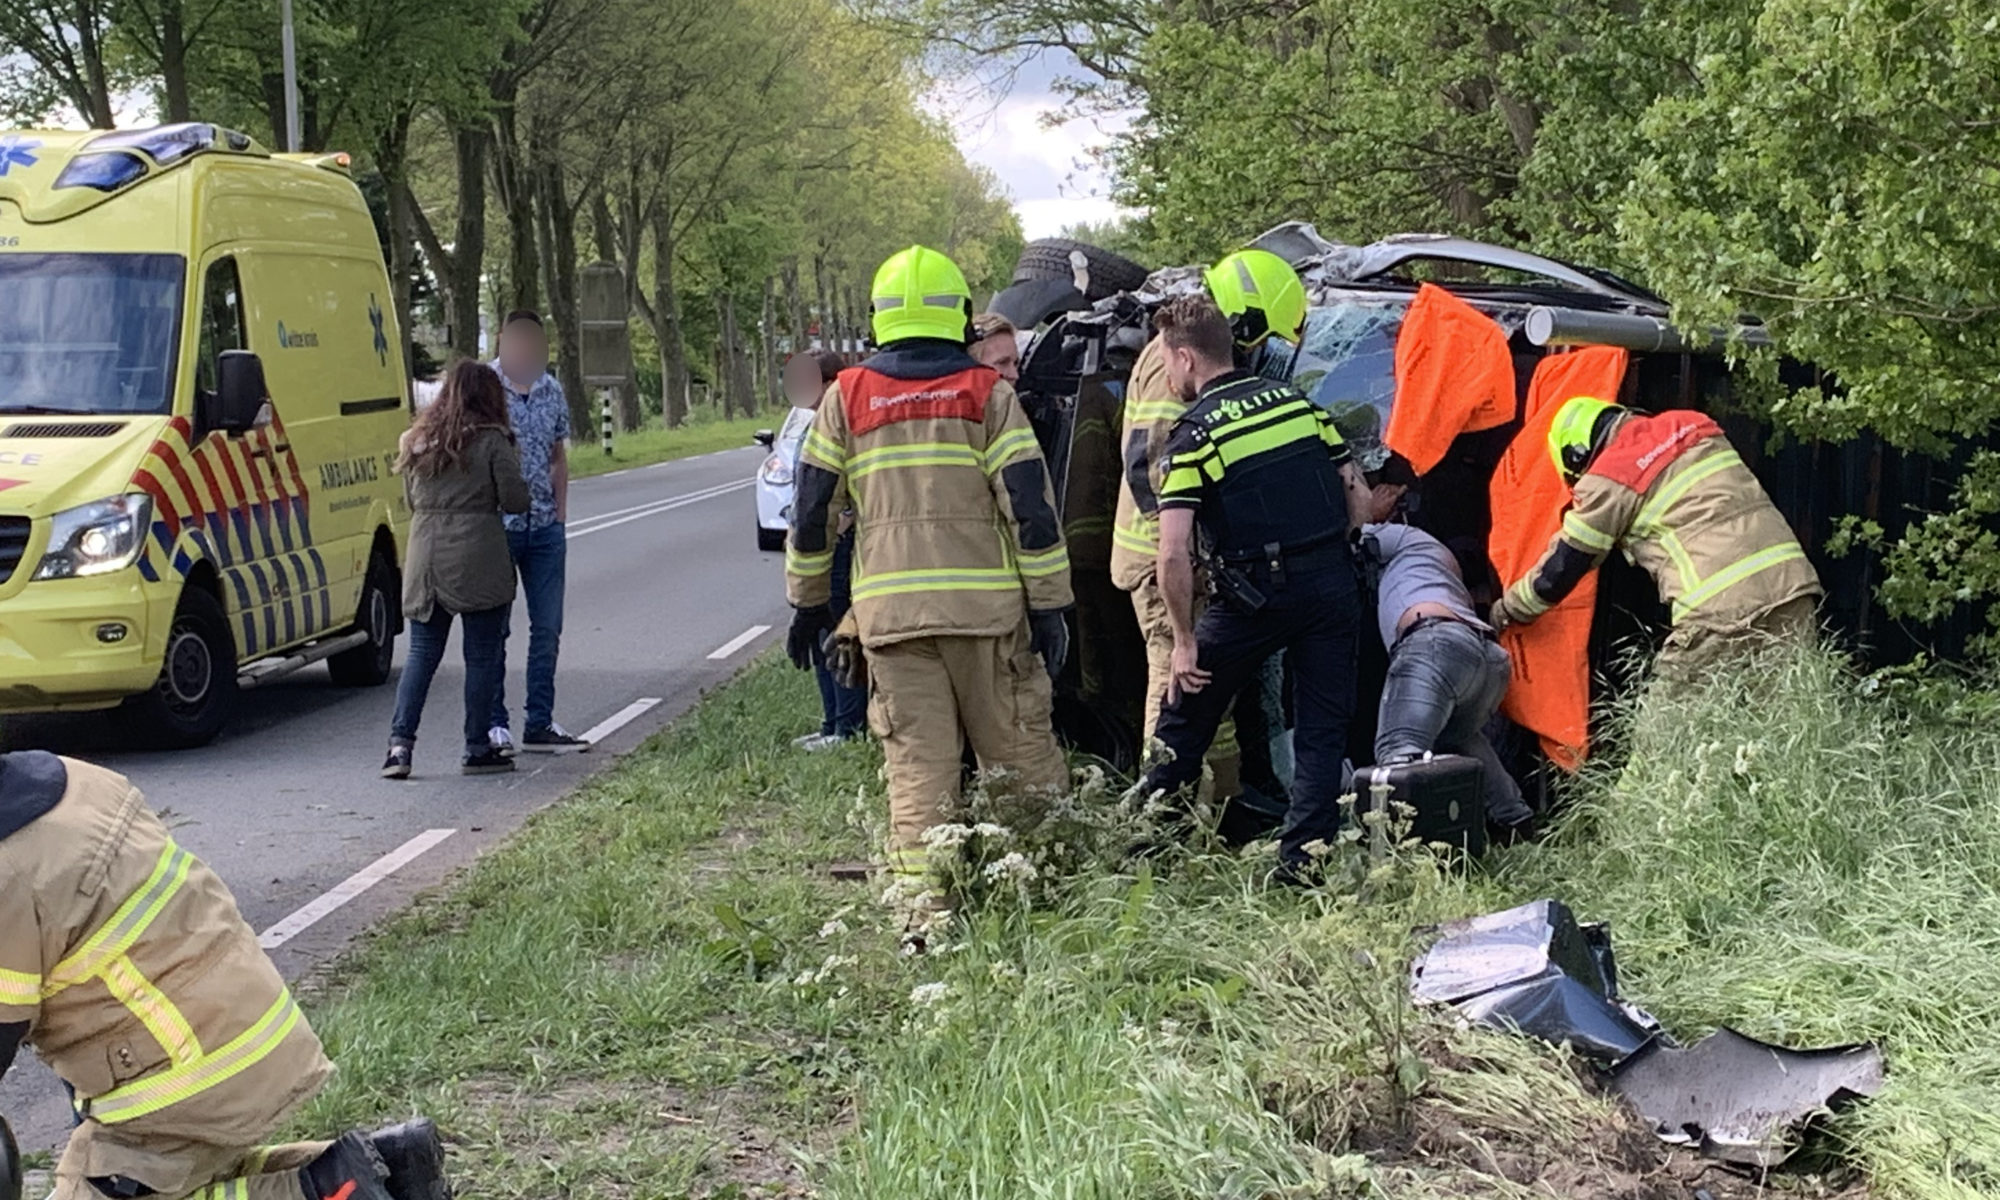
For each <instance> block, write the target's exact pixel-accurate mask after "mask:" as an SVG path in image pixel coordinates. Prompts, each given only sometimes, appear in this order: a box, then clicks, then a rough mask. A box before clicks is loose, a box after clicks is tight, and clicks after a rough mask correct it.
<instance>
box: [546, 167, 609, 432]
mask: <svg viewBox="0 0 2000 1200" xmlns="http://www.w3.org/2000/svg"><path fill="white" fill-rule="evenodd" d="M554 149H555V148H554V147H553V146H550V147H547V151H548V154H547V157H546V158H544V159H542V160H541V161H538V162H537V163H536V164H535V165H534V167H533V168H532V172H531V173H532V174H533V176H534V178H535V179H536V180H537V182H539V183H540V184H541V187H540V189H539V191H540V193H541V203H539V204H538V205H536V206H535V208H536V209H537V210H538V214H539V216H540V220H541V236H540V237H538V238H536V239H535V240H536V242H537V244H539V245H540V246H541V248H542V274H543V275H544V276H545V277H546V278H547V279H548V281H549V316H550V318H551V319H553V320H554V322H555V326H556V378H557V379H558V380H560V381H561V382H562V386H563V395H564V396H565V397H566V398H567V399H568V400H569V421H570V428H571V429H586V430H594V429H596V428H597V423H598V399H597V396H596V395H595V394H594V393H593V392H592V391H591V390H590V385H588V384H587V383H585V382H584V378H583V311H582V306H581V304H580V303H579V300H578V296H577V289H578V286H579V285H578V283H577V252H576V210H575V209H573V208H571V207H570V203H569V190H568V188H567V187H565V186H564V182H563V172H562V167H561V166H560V165H558V164H557V163H556V161H555V153H554Z"/></svg>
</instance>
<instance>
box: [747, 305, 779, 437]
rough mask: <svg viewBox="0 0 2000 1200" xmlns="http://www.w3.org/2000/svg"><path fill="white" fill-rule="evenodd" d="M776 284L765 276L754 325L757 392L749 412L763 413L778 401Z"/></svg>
mask: <svg viewBox="0 0 2000 1200" xmlns="http://www.w3.org/2000/svg"><path fill="white" fill-rule="evenodd" d="M777 362H778V281H777V279H776V278H774V277H773V276H770V275H766V276H764V314H763V318H762V319H761V320H760V321H759V322H758V325H757V392H756V396H755V402H754V403H753V405H752V406H751V411H752V412H763V411H764V410H765V409H767V408H769V407H771V406H772V405H773V404H775V403H776V402H777V395H778V388H777V386H776V384H777V379H778V366H777Z"/></svg>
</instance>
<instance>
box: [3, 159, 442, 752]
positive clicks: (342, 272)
mask: <svg viewBox="0 0 2000 1200" xmlns="http://www.w3.org/2000/svg"><path fill="white" fill-rule="evenodd" d="M402 348H403V343H402V335H401V334H400V332H399V331H398V330H397V327H396V316H395V304H394V302H393V293H392V291H391V290H390V285H389V277H388V273H387V272H386V271H385V270H384V269H383V265H382V254H381V250H380V247H379V244H378V243H377V241H376V236H375V226H374V223H373V221H372V220H371V219H370V216H369V212H368V207H367V205H366V204H365V203H364V202H363V200H362V198H361V193H360V191H359V189H357V188H356V187H355V185H354V181H353V180H352V179H351V178H349V176H348V173H347V164H346V156H345V155H327V156H303V155H274V154H271V153H269V152H267V151H266V150H264V149H262V148H261V147H259V146H258V145H257V144H256V143H255V142H254V141H252V140H251V139H250V138H249V137H247V136H245V135H244V134H241V133H237V132H234V131H232V130H227V129H221V128H218V127H216V126H213V125H205V124H180V125H167V126H161V127H159V128H155V129H142V130H128V131H120V132H112V133H99V132H92V133H73V132H49V131H35V130H24V131H14V132H0V713H14V712H51V711H59V710H77V709H102V708H111V707H114V706H120V705H122V706H124V709H125V711H124V713H123V714H121V718H120V719H121V720H123V721H125V723H126V725H127V726H128V727H129V729H130V731H131V733H132V735H133V737H134V739H135V740H137V741H142V742H144V743H147V744H153V745H163V746H193V745H200V744H202V743H205V742H207V741H209V740H210V739H212V738H214V737H215V735H216V734H217V733H218V732H220V731H221V729H222V728H223V726H224V725H225V723H226V722H227V721H228V719H229V716H230V713H231V710H232V709H233V708H234V707H235V706H236V704H237V702H238V693H239V691H240V690H241V689H243V688H246V687H254V686H256V685H257V684H258V683H260V682H263V681H265V680H268V679H270V678H273V677H275V676H277V675H280V674H283V673H285V672H287V671H290V670H292V669H295V668H297V667H300V666H304V665H305V664H307V663H312V662H319V661H325V662H326V663H327V664H328V666H329V667H330V669H331V670H332V673H333V678H334V680H335V681H336V682H337V683H341V684H345V685H371V684H379V683H382V682H383V681H384V680H386V679H387V678H388V677H389V666H390V659H391V656H392V655H393V653H394V651H395V639H396V635H397V633H398V632H400V630H401V625H402V620H401V611H402V609H401V603H400V583H399V564H400V563H401V561H402V557H401V552H402V547H403V544H404V536H405V534H406V532H407V529H408V521H409V514H408V512H407V511H406V509H405V505H404V502H403V497H402V489H401V488H400V486H398V484H397V482H396V481H395V480H394V479H393V478H392V476H391V473H390V467H391V464H392V462H393V459H394V456H395V452H396V439H397V437H398V436H399V435H400V434H401V432H402V431H403V430H404V429H405V428H407V427H408V424H409V394H408V393H409V390H408V386H407V383H406V377H405V374H404V367H403V353H402Z"/></svg>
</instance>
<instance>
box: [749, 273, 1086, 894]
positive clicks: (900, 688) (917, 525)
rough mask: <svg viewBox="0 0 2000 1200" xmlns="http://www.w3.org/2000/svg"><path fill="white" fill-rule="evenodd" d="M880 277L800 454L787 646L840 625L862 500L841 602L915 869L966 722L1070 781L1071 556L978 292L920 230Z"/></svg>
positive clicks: (913, 872)
mask: <svg viewBox="0 0 2000 1200" xmlns="http://www.w3.org/2000/svg"><path fill="white" fill-rule="evenodd" d="M871 295H872V297H873V306H872V326H873V329H874V334H875V342H876V344H877V345H878V346H879V347H880V350H879V352H878V353H876V354H875V355H874V356H872V357H871V358H869V359H868V360H867V361H866V362H863V363H862V364H861V365H860V366H858V367H852V368H849V369H848V370H845V371H842V372H841V373H840V376H839V378H838V379H837V380H835V382H834V384H833V386H832V387H831V388H829V389H828V391H827V395H826V399H825V400H824V401H822V402H821V404H820V407H819V417H818V419H817V420H816V421H814V422H813V427H812V432H811V433H809V434H807V436H806V442H805V448H804V451H803V453H802V455H801V457H800V465H799V474H798V499H797V503H796V511H795V515H794V518H793V523H792V531H791V537H790V542H789V544H788V545H787V546H786V551H785V584H786V592H787V598H788V599H789V600H790V601H791V603H792V605H793V607H794V608H795V609H796V610H797V611H796V613H795V615H794V617H793V620H792V626H791V630H790V633H789V636H788V638H787V648H788V650H789V652H790V654H791V657H792V661H793V662H795V663H798V664H800V665H804V664H805V663H807V662H808V661H810V660H809V655H810V653H811V649H812V647H813V646H814V645H815V644H817V643H819V642H820V641H821V640H822V639H823V638H825V637H826V635H827V634H828V632H829V631H830V629H831V627H832V615H831V611H830V610H829V608H828V607H827V600H828V579H829V572H830V570H831V568H832V565H833V547H834V542H835V540H836V538H837V537H838V536H839V530H838V522H839V520H840V514H841V512H842V511H843V510H846V509H849V508H851V509H852V510H853V513H854V529H855V537H856V545H855V558H854V575H853V608H852V610H851V611H850V613H849V614H848V619H849V620H851V621H852V622H853V624H854V628H855V631H856V635H857V636H858V637H859V639H860V642H861V645H862V647H863V649H864V651H865V652H866V656H867V663H868V673H869V681H870V684H871V686H872V689H873V690H872V694H871V696H870V698H869V725H870V727H871V728H872V729H873V731H874V733H875V735H876V736H877V737H878V738H880V739H881V742H882V749H883V754H884V757H885V758H886V760H887V765H888V777H889V813H890V833H889V847H888V849H889V863H890V869H891V870H892V872H894V873H895V874H896V875H897V876H899V877H900V878H903V879H905V880H909V881H912V882H916V883H921V881H923V880H925V879H927V878H928V877H929V875H930V864H929V862H928V860H927V858H926V854H925V846H924V839H923V835H924V832H925V831H926V830H927V829H930V828H931V827H933V826H935V825H938V824H940V823H943V822H944V821H946V820H947V819H948V818H947V815H946V814H947V812H948V810H949V809H951V808H952V807H953V806H954V804H955V802H956V800H957V798H958V794H959V776H960V764H961V760H962V755H963V749H962V747H963V744H964V742H965V740H967V739H969V740H970V741H971V743H972V749H973V752H974V754H975V755H977V757H978V760H979V764H980V766H981V767H982V768H1006V769H1007V770H1009V771H1011V772H1012V773H1013V780H1014V782H1015V783H1017V784H1018V785H1020V786H1024V787H1029V788H1048V789H1056V788H1064V787H1067V786H1068V784H1069V769H1068V766H1067V765H1066V763H1065V762H1064V759H1063V754H1062V750H1061V748H1060V747H1058V746H1057V745H1056V739H1055V733H1054V731H1053V728H1052V725H1051V705H1052V702H1053V691H1052V684H1051V677H1052V676H1053V674H1054V673H1055V672H1056V671H1057V670H1059V669H1060V668H1061V666H1062V663H1063V660H1064V658H1065V657H1066V655H1067V654H1068V647H1069V629H1068V625H1067V619H1066V612H1067V610H1068V609H1069V607H1070V605H1071V594H1070V580H1069V560H1068V557H1067V554H1066V551H1065V549H1064V544H1063V537H1062V529H1061V526H1060V523H1059V522H1058V520H1057V516H1056V510H1055V493H1054V489H1053V487H1052V485H1051V481H1050V479H1049V474H1048V471H1047V469H1046V467H1045V466H1044V464H1043V461H1042V451H1041V446H1040V444H1039V443H1037V442H1036V440H1035V433H1034V430H1033V429H1032V428H1031V427H1030V426H1029V424H1028V418H1027V414H1026V413H1025V412H1024V411H1023V410H1022V408H1021V404H1020V402H1019V401H1018V400H1017V399H1016V397H1015V394H1014V389H1013V388H1012V387H1010V386H1009V385H1008V384H1007V383H1006V382H1005V381H1003V380H1002V379H1001V378H1000V375H999V373H998V372H996V371H995V370H993V368H991V367H987V366H983V365H981V364H980V363H978V362H977V361H975V360H974V359H973V358H972V357H971V356H970V355H969V354H968V353H967V352H966V345H967V341H968V339H969V338H970V336H971V333H972V294H971V292H970V290H968V289H967V287H966V285H965V277H964V276H963V275H961V274H960V273H959V269H958V267H957V266H956V265H955V264H954V263H953V262H952V261H951V260H950V259H949V258H946V257H945V256H944V255H943V254H940V253H938V252H937V251H935V250H929V249H926V248H924V247H922V246H912V247H911V248H909V249H908V250H904V251H902V252H901V253H899V254H896V255H894V256H893V257H891V258H890V259H889V260H888V261H887V262H885V263H883V264H882V269H881V270H880V271H878V272H876V275H875V283H874V288H873V290H872V292H871Z"/></svg>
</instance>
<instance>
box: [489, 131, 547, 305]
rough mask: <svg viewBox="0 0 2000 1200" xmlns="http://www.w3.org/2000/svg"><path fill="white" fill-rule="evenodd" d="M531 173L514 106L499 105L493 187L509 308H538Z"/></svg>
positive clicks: (494, 145)
mask: <svg viewBox="0 0 2000 1200" xmlns="http://www.w3.org/2000/svg"><path fill="white" fill-rule="evenodd" d="M509 99H511V97H510V98H509ZM533 174H534V171H533V169H532V168H531V167H530V166H529V165H528V163H527V162H525V161H524V160H523V157H522V152H521V137H520V131H519V129H518V127H517V126H516V124H515V121H514V110H513V108H512V107H505V106H503V107H502V108H501V109H500V110H499V111H498V112H497V113H496V114H495V115H494V118H493V189H494V191H495V192H496V193H498V195H497V199H498V200H499V201H500V210H501V211H502V212H503V213H505V214H506V216H507V241H508V245H507V281H506V283H505V285H504V287H503V290H502V291H501V293H500V294H501V295H502V296H504V297H506V307H507V308H508V309H509V310H510V311H511V310H513V309H517V308H521V309H527V310H528V311H529V312H539V311H540V310H541V286H540V279H539V275H540V251H539V248H538V247H537V246H536V244H535V241H536V239H535V190H536V189H535V185H534V179H533Z"/></svg>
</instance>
